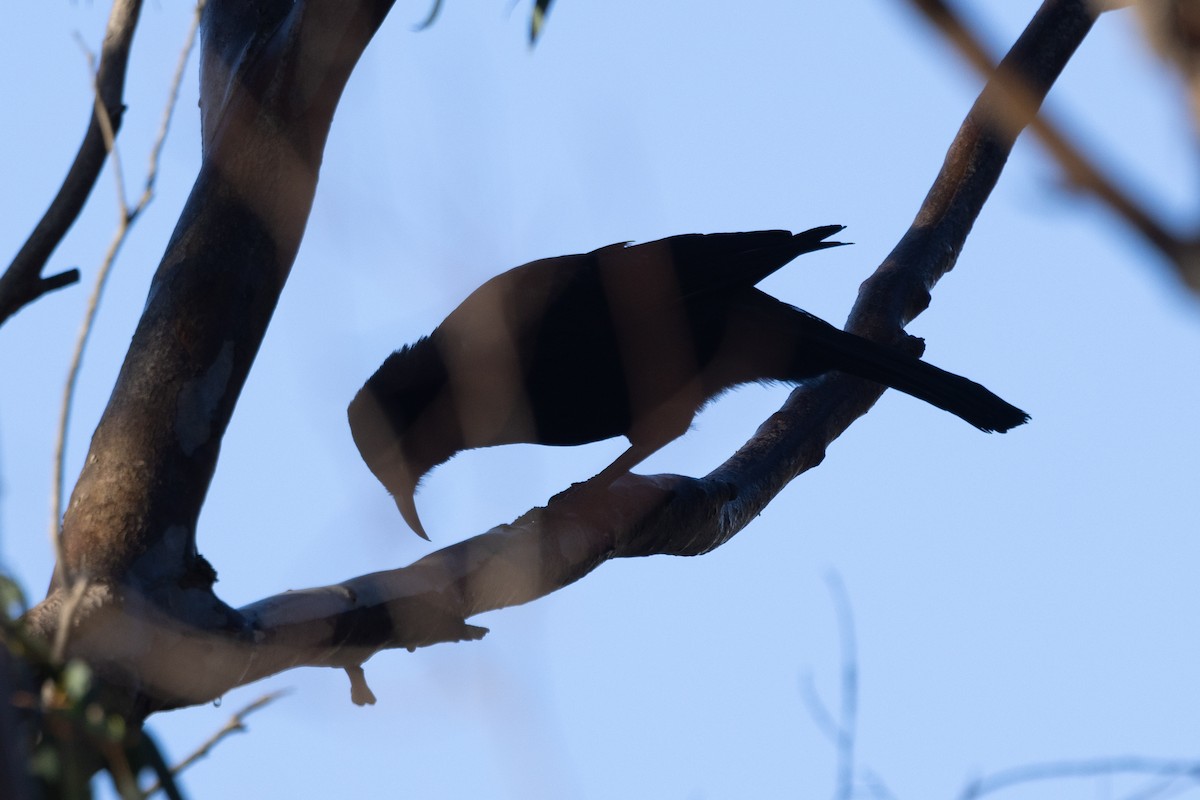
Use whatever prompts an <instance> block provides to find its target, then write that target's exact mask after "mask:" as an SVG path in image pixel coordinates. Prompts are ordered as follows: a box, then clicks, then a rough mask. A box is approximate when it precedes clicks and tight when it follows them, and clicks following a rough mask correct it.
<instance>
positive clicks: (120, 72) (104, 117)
mask: <svg viewBox="0 0 1200 800" xmlns="http://www.w3.org/2000/svg"><path fill="white" fill-rule="evenodd" d="M141 10H142V3H141V0H113V6H112V11H111V12H110V13H109V17H108V26H107V28H106V29H105V32H104V44H103V47H102V49H101V54H100V67H99V69H97V71H96V95H95V108H94V109H92V110H91V111H90V117H91V122H90V123H89V124H88V129H87V133H86V134H84V137H83V143H82V144H81V145H80V146H79V152H78V153H77V154H76V155H75V161H74V162H73V163H72V164H71V169H70V170H69V171H68V172H67V177H66V178H65V179H64V180H63V184H62V186H61V187H60V188H59V190H58V194H57V195H56V196H55V198H54V200H53V201H52V202H51V203H50V207H49V208H48V209H47V210H46V213H45V214H44V215H43V216H42V218H41V220H40V221H39V222H38V224H37V225H36V226H35V227H34V229H33V233H31V234H30V235H29V238H28V239H27V240H26V241H25V244H24V245H23V246H22V247H21V249H20V251H18V253H17V256H16V258H14V259H13V261H12V263H11V264H9V266H8V269H7V270H5V272H4V274H3V275H0V325H3V324H4V322H5V321H6V320H7V319H8V318H9V317H11V316H12V315H13V314H15V313H17V311H19V310H20V309H21V308H22V307H23V306H25V305H27V304H29V303H32V302H33V301H34V300H37V299H38V298H39V297H41V296H42V295H43V294H46V293H47V292H51V291H54V290H55V289H61V288H62V287H64V286H69V285H70V284H72V283H75V281H77V280H79V270H77V269H69V270H66V271H65V272H61V273H58V274H57V275H51V276H49V277H42V270H43V269H45V267H46V262H47V261H49V260H50V255H51V253H53V252H54V249H55V248H56V247H58V244H59V242H61V241H62V239H63V237H64V236H66V234H67V231H68V230H70V228H71V225H73V224H74V223H75V220H76V219H77V218H78V217H79V212H80V211H82V210H83V205H84V203H86V202H87V199H88V195H90V194H91V192H92V187H94V186H95V185H96V179H97V178H98V177H99V176H100V170H101V168H102V167H103V166H104V160H105V158H106V156H107V155H108V151H109V146H108V143H107V142H106V136H105V129H106V128H107V129H108V131H110V135H109V137H107V138H108V139H110V140H111V138H112V136H115V134H116V131H117V130H119V129H120V127H121V117H122V116H123V115H124V113H125V102H124V99H123V96H124V93H125V69H126V67H127V66H128V64H129V50H130V46H131V45H132V43H133V32H134V30H135V29H136V28H137V23H138V16H139V15H140V14H141Z"/></svg>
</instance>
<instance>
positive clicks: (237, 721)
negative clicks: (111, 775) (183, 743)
mask: <svg viewBox="0 0 1200 800" xmlns="http://www.w3.org/2000/svg"><path fill="white" fill-rule="evenodd" d="M287 693H288V692H287V690H281V691H278V692H270V693H268V694H264V695H263V696H262V697H260V698H258V699H257V700H255V701H254V702H252V703H250V704H249V705H247V706H245V707H243V708H242V709H241V710H239V711H238V712H237V713H235V714H234V715H233V716H232V717H230V718H229V721H228V722H226V723H225V726H224V727H222V728H221V729H220V730H218V731H216V732H215V733H214V734H213V735H212V736H210V737H209V738H208V739H207V740H206V741H205V742H204V743H203V744H201V745H200V746H199V747H197V748H196V749H195V750H194V751H193V752H192V754H191V755H190V756H188V757H187V758H185V759H184V760H183V761H180V762H179V763H178V764H176V765H175V766H173V767H171V774H172V775H176V776H177V775H179V774H180V773H182V772H183V771H184V770H185V769H187V768H188V767H190V766H192V765H193V764H195V763H196V762H197V761H199V760H200V759H202V758H205V757H207V756H208V754H209V753H211V752H212V751H213V748H215V747H216V746H217V745H218V744H220V743H221V742H222V741H223V740H224V739H225V738H227V737H229V736H232V735H233V734H235V733H243V732H245V731H246V730H247V728H246V717H248V716H250V715H251V714H253V713H254V712H255V711H258V710H259V709H262V708H266V707H267V706H269V705H270V704H271V703H274V702H275V701H276V700H278V699H279V698H281V697H283V696H284V695H285V694H287ZM162 788H163V787H162V783H161V782H158V781H156V782H155V783H154V784H153V785H152V786H151V787H150V788H149V789H147V790H146V791H145V796H146V797H150V796H151V795H153V794H155V793H156V792H159V791H161V790H162Z"/></svg>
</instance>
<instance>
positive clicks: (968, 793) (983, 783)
mask: <svg viewBox="0 0 1200 800" xmlns="http://www.w3.org/2000/svg"><path fill="white" fill-rule="evenodd" d="M1120 774H1133V775H1157V776H1163V777H1168V776H1169V777H1174V778H1191V779H1192V780H1193V781H1196V782H1200V761H1191V760H1186V759H1168V758H1142V757H1139V756H1124V757H1117V758H1093V759H1086V760H1082V761H1050V762H1046V763H1044V764H1028V765H1026V766H1022V767H1014V768H1012V769H1006V770H1002V771H1001V772H996V773H993V774H991V775H985V776H983V777H982V778H977V779H975V780H973V781H971V782H970V783H968V784H967V785H966V786H964V787H963V790H962V792H961V793H960V794H959V797H960V798H961V800H976V798H979V797H983V796H984V795H987V794H994V793H996V792H1000V791H1004V790H1005V789H1011V788H1013V787H1015V786H1019V785H1021V784H1027V783H1035V782H1037V781H1052V780H1063V779H1065V778H1095V777H1101V776H1111V775H1120Z"/></svg>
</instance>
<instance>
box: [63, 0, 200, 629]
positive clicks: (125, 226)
mask: <svg viewBox="0 0 1200 800" xmlns="http://www.w3.org/2000/svg"><path fill="white" fill-rule="evenodd" d="M204 2H205V0H199V2H198V3H197V4H196V9H195V13H194V16H193V19H192V24H191V26H190V27H189V28H188V33H187V37H186V38H185V40H184V44H183V48H182V50H181V51H180V56H179V63H178V64H177V66H176V69H175V74H174V76H173V77H172V79H171V85H170V90H169V93H168V98H167V103H166V107H165V109H164V111H163V118H162V124H161V126H160V128H159V132H158V137H157V138H156V139H155V141H154V144H153V146H152V147H151V149H150V160H149V166H148V167H147V173H146V182H145V187H144V189H143V191H142V195H141V197H140V198H139V199H138V202H137V204H136V205H135V206H133V207H132V208H130V207H129V206H128V205H127V202H126V199H125V187H124V182H123V177H122V174H121V173H122V170H121V162H120V159H119V156H118V149H117V146H116V142H115V140H114V139H113V129H112V126H111V125H110V124H109V123H108V119H107V116H108V115H107V114H106V113H105V111H104V106H103V103H102V100H101V97H100V92H99V87H98V85H97V91H96V116H97V117H98V118H100V119H101V120H103V121H102V122H101V123H100V127H101V130H102V131H103V132H104V137H105V146H106V147H107V148H108V149H109V151H110V155H111V157H112V159H113V172H114V174H115V177H116V182H117V202H118V205H119V208H120V212H121V213H120V217H119V218H118V222H117V230H116V232H115V233H114V234H113V238H112V241H111V242H110V243H109V245H108V250H107V251H106V252H105V254H104V260H103V261H102V262H101V264H100V269H99V271H98V272H97V273H96V283H95V285H94V286H93V288H92V294H91V296H90V297H89V298H88V306H87V309H86V311H85V313H84V318H83V323H82V325H81V326H80V330H79V336H78V338H77V339H76V342H75V351H74V353H73V354H72V357H71V364H70V366H69V367H68V370H67V380H66V385H65V386H64V388H63V400H62V408H61V410H60V412H59V419H58V437H57V441H56V442H55V447H54V477H53V480H52V482H51V502H50V506H51V518H50V528H51V538H52V539H53V542H54V551H55V557H56V559H57V563H56V564H55V567H54V575H55V581H56V583H57V584H58V585H61V586H66V585H67V580H68V579H69V576H68V575H67V574H66V563H67V562H66V552H65V547H64V545H63V541H62V511H63V495H64V492H65V486H66V474H65V472H66V446H67V434H68V429H69V423H70V418H71V406H72V403H73V401H74V397H75V386H76V383H77V381H78V379H79V370H80V367H81V365H82V363H83V354H84V351H85V350H86V349H87V343H88V339H89V338H90V336H91V331H92V327H93V324H94V322H95V319H96V312H97V311H98V309H99V307H100V299H101V297H102V296H103V294H104V287H105V285H106V284H107V283H108V277H109V275H110V274H111V272H112V266H113V263H114V262H115V261H116V258H117V254H118V253H119V252H120V249H121V246H122V245H123V244H124V243H125V239H126V238H127V237H128V235H129V231H130V229H131V228H132V226H133V224H134V222H136V221H137V218H138V217H139V216H140V215H141V213H142V212H143V211H144V210H145V209H146V207H147V206H149V205H150V203H151V202H152V201H153V199H154V183H155V181H156V179H157V177H158V163H159V156H160V154H161V152H162V148H163V145H164V143H165V142H166V138H167V133H168V131H169V130H170V123H171V118H172V115H173V114H174V110H175V106H176V105H177V103H178V100H179V88H180V85H181V84H182V82H183V75H184V72H185V69H186V66H187V62H188V58H189V57H190V55H191V52H192V49H193V47H194V45H195V42H196V31H197V29H198V28H199V25H200V13H201V11H202V10H203V8H204ZM81 46H83V45H82V43H81ZM84 50H85V52H87V49H86V47H84ZM87 56H88V64H89V67H91V66H92V65H94V63H95V62H94V57H93V56H92V54H91V53H90V52H88V53H87ZM93 80H95V78H93ZM66 608H67V606H64V609H66ZM64 622H65V620H64ZM69 627H70V626H69V625H65V624H64V625H63V628H64V629H67V628H69Z"/></svg>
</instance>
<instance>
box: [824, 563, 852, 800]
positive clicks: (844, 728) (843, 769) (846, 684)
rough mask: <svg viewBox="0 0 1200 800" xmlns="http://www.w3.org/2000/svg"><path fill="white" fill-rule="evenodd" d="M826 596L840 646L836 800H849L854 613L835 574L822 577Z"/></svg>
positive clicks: (850, 793) (844, 589) (842, 585)
mask: <svg viewBox="0 0 1200 800" xmlns="http://www.w3.org/2000/svg"><path fill="white" fill-rule="evenodd" d="M825 582H826V584H827V585H828V586H829V595H830V597H831V598H832V600H833V608H834V611H835V612H836V614H837V621H838V640H839V641H840V642H841V646H842V680H841V697H842V711H841V718H840V719H839V721H838V737H837V751H838V791H837V793H836V794H835V795H834V796H835V797H836V798H838V800H850V797H851V796H852V795H853V794H854V745H855V741H856V739H857V736H858V642H857V637H856V636H855V632H854V611H853V609H852V608H851V607H850V597H849V596H848V595H847V594H846V585H845V584H844V583H843V582H842V577H841V575H839V574H838V573H837V572H836V571H834V570H830V571H829V572H828V573H827V574H826V575H825Z"/></svg>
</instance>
